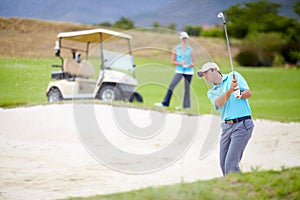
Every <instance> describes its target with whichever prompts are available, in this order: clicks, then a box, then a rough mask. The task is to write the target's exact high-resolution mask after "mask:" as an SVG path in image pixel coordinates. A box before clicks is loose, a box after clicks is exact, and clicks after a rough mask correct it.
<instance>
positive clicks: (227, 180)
mask: <svg viewBox="0 0 300 200" xmlns="http://www.w3.org/2000/svg"><path fill="white" fill-rule="evenodd" d="M299 175H300V167H295V168H289V169H282V170H281V171H274V170H269V171H253V172H251V173H242V174H229V175H228V176H226V177H224V178H217V179H212V180H208V181H198V182H194V183H180V184H175V185H170V186H163V187H150V188H145V189H140V190H135V191H130V192H125V193H117V194H110V195H101V196H93V197H88V198H70V199H77V200H79V199H84V200H104V199H105V200H116V199H118V200H120V199H124V200H127V199H128V200H129V199H130V200H132V199H143V200H150V199H151V200H152V199H161V200H173V199H174V200H175V199H176V200H181V199H182V200H194V199H203V200H206V199H223V200H224V199H225V200H226V199H228V200H232V199H299V198H300V179H299Z"/></svg>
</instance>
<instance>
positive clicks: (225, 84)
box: [207, 72, 251, 120]
mask: <svg viewBox="0 0 300 200" xmlns="http://www.w3.org/2000/svg"><path fill="white" fill-rule="evenodd" d="M234 73H235V77H236V79H237V82H238V86H239V87H240V90H241V92H242V91H244V90H246V89H249V86H248V84H247V82H246V80H245V79H244V78H243V77H242V75H241V74H239V73H238V72H234ZM232 79H233V77H232V72H231V73H229V74H222V83H221V84H219V85H214V87H213V88H212V89H210V90H209V91H208V92H207V96H208V98H209V99H210V101H211V103H212V104H213V105H214V106H215V109H216V110H219V109H220V112H221V118H222V119H223V120H231V119H236V118H240V117H244V116H251V108H250V106H249V103H248V100H247V99H237V98H235V97H234V94H233V93H231V96H230V97H229V99H228V101H227V102H226V103H225V104H224V105H223V106H222V107H218V106H216V104H215V102H216V99H217V98H218V97H220V96H221V95H223V94H224V93H225V92H226V91H227V90H228V89H229V88H230V86H231V83H232Z"/></svg>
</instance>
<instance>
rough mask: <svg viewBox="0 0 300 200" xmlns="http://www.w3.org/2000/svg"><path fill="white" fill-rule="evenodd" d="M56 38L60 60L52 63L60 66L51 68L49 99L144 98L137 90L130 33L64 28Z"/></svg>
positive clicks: (53, 100)
mask: <svg viewBox="0 0 300 200" xmlns="http://www.w3.org/2000/svg"><path fill="white" fill-rule="evenodd" d="M57 38H58V40H57V41H56V45H55V56H57V57H59V58H60V60H61V64H60V65H52V67H57V68H60V70H59V71H52V76H51V78H52V80H51V81H50V83H49V84H48V88H47V93H46V94H47V97H48V101H49V102H55V101H60V100H66V99H101V100H103V101H115V100H124V101H129V102H134V101H137V102H143V98H142V96H141V95H140V94H139V93H138V92H136V91H134V88H135V86H137V85H138V82H137V80H136V79H135V65H134V63H133V56H132V52H131V46H130V40H131V36H130V35H126V34H123V33H119V32H116V31H111V30H106V29H93V30H83V31H73V32H63V33H59V34H58V35H57ZM70 52H71V53H70ZM63 53H64V55H63ZM66 53H67V54H66ZM82 53H83V54H85V56H84V59H82V58H81V54H82Z"/></svg>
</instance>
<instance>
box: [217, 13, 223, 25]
mask: <svg viewBox="0 0 300 200" xmlns="http://www.w3.org/2000/svg"><path fill="white" fill-rule="evenodd" d="M217 17H218V18H222V19H223V22H224V23H225V17H224V14H223V13H222V12H219V14H218V15H217Z"/></svg>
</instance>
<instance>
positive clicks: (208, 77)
mask: <svg viewBox="0 0 300 200" xmlns="http://www.w3.org/2000/svg"><path fill="white" fill-rule="evenodd" d="M213 72H214V70H212V69H209V70H207V71H205V72H203V77H204V79H205V80H206V81H207V82H210V83H213V82H214V81H215V80H214V73H213Z"/></svg>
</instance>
